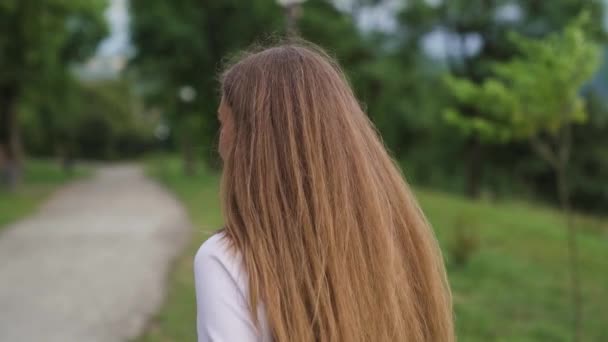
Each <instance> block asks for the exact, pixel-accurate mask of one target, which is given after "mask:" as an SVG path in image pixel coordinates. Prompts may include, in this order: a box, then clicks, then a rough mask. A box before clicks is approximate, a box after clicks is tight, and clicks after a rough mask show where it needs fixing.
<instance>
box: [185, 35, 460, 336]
mask: <svg viewBox="0 0 608 342" xmlns="http://www.w3.org/2000/svg"><path fill="white" fill-rule="evenodd" d="M219 119H220V121H221V124H222V128H221V133H220V144H219V150H220V154H221V156H222V159H223V161H224V170H223V181H222V190H221V193H222V196H223V213H224V219H225V228H224V229H223V230H222V231H221V232H220V233H218V234H216V235H214V236H212V237H211V238H210V239H209V240H207V241H206V242H205V243H204V244H203V246H202V247H201V248H200V250H199V252H198V253H197V255H196V258H195V278H196V295H197V306H198V320H197V321H198V323H197V328H198V339H199V341H214V342H249V341H278V342H283V341H290V342H305V341H345V342H358V341H373V342H384V341H415V342H417V341H430V342H450V341H454V332H453V322H452V309H451V297H450V291H449V288H448V285H447V281H446V273H445V270H444V266H443V261H442V257H441V253H440V251H439V249H438V246H437V242H436V240H435V237H434V234H433V232H432V230H431V228H430V226H429V224H428V223H427V221H426V219H425V217H424V214H423V213H422V211H421V210H420V208H419V206H418V204H417V203H416V200H415V199H414V196H413V194H412V193H411V192H410V190H409V188H408V186H407V184H406V183H405V181H404V180H403V178H402V176H401V174H400V172H399V168H398V167H397V166H396V165H395V164H394V163H393V161H392V160H391V158H390V156H389V154H388V153H387V152H386V149H385V148H384V146H383V145H382V142H381V140H380V138H379V136H378V134H377V132H376V131H375V130H374V127H373V125H372V124H371V122H370V121H369V120H368V118H367V116H366V115H365V113H364V112H363V111H362V110H361V107H360V106H359V104H358V103H357V100H356V99H355V97H354V95H353V92H352V90H351V89H350V87H349V85H348V83H347V81H346V80H345V77H344V75H343V73H342V72H341V71H340V68H339V67H338V65H337V64H336V63H335V62H334V61H333V60H332V59H331V58H329V57H328V56H327V55H326V54H325V53H324V52H322V51H320V49H318V48H315V47H310V46H302V45H294V44H287V45H281V46H277V47H273V48H269V49H266V50H263V51H261V52H257V53H250V54H247V55H245V56H244V57H243V58H242V59H240V61H238V62H237V63H236V64H234V65H232V66H231V67H230V68H229V69H228V70H227V71H226V72H225V73H224V74H223V78H222V101H221V105H220V108H219Z"/></svg>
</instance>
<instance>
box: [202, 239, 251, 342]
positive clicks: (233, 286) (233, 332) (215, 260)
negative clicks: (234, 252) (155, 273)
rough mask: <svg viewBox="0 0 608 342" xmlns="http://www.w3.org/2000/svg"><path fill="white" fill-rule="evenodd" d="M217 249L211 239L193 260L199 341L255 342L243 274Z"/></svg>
mask: <svg viewBox="0 0 608 342" xmlns="http://www.w3.org/2000/svg"><path fill="white" fill-rule="evenodd" d="M218 247H221V241H220V239H218V237H217V236H213V237H211V238H210V239H209V240H208V241H207V242H205V243H204V244H203V246H202V247H201V248H200V249H199V251H198V252H197V254H196V257H195V259H194V279H195V285H196V306H197V332H198V342H233V341H239V342H257V341H259V339H258V335H257V333H256V328H255V326H254V324H253V322H252V321H251V317H250V313H249V310H248V306H247V300H246V296H245V295H244V293H243V281H242V279H240V276H242V274H239V273H238V268H237V267H236V266H237V265H235V264H234V262H233V260H232V259H230V257H229V256H228V255H227V253H226V252H225V251H222V250H221V248H218Z"/></svg>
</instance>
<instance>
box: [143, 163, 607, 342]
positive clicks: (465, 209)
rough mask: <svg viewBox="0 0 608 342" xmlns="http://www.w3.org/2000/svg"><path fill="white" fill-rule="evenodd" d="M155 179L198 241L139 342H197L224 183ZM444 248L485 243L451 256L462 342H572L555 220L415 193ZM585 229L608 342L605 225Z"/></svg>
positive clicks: (595, 324)
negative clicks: (199, 295)
mask: <svg viewBox="0 0 608 342" xmlns="http://www.w3.org/2000/svg"><path fill="white" fill-rule="evenodd" d="M149 170H150V172H151V174H152V175H153V176H154V177H156V178H157V179H159V180H160V181H161V182H163V183H164V184H166V185H167V186H168V187H169V188H170V189H172V190H173V191H174V192H175V193H176V195H177V196H178V197H179V198H180V199H181V201H182V202H183V203H184V204H185V205H186V206H187V209H188V211H189V213H190V215H191V218H192V220H193V222H194V223H195V225H196V234H195V236H194V237H193V239H192V241H191V244H190V246H189V247H188V249H187V250H186V251H185V252H184V254H183V256H182V257H181V258H180V259H179V260H178V261H177V264H176V267H175V269H174V271H173V274H172V277H171V282H172V284H171V287H170V292H169V293H168V298H167V301H166V304H165V306H164V308H163V309H162V310H161V312H160V313H159V314H158V315H157V317H155V318H154V319H153V321H152V323H151V324H150V327H149V329H148V330H147V332H146V333H145V334H144V336H142V337H141V338H140V339H138V341H193V340H195V336H196V333H195V310H196V308H195V302H194V288H193V276H192V258H193V256H194V253H195V251H196V249H197V248H198V246H199V245H200V244H201V243H202V241H203V240H204V239H205V238H206V237H208V236H209V232H211V231H213V230H214V229H217V228H218V227H220V225H221V217H220V208H219V203H218V176H217V175H216V174H214V173H211V172H202V173H201V174H200V175H198V176H197V177H196V178H191V179H189V178H185V177H183V176H182V173H181V168H180V167H179V164H178V162H177V160H174V159H171V160H167V159H164V160H161V159H156V160H154V161H152V162H150V163H149ZM416 193H417V196H418V198H419V200H420V202H421V204H422V206H423V208H424V210H425V212H426V214H427V216H428V217H429V219H430V221H431V223H432V224H433V226H434V228H435V229H436V232H437V236H438V238H439V240H440V243H441V245H442V248H443V249H444V250H445V251H447V250H448V247H449V246H451V245H452V244H453V241H454V240H453V239H454V236H455V234H454V231H455V229H458V228H459V227H461V226H463V225H465V226H466V228H467V231H468V232H470V233H469V234H473V235H474V237H475V239H476V240H478V248H477V249H474V250H472V252H473V254H472V255H471V256H470V259H469V261H468V262H467V263H466V264H464V265H461V266H456V265H455V264H454V263H452V262H451V261H450V259H451V254H450V253H449V252H446V253H445V254H446V255H445V256H446V259H447V263H448V272H449V277H450V283H451V286H452V289H453V293H454V303H455V311H456V325H457V333H458V337H459V340H460V341H465V342H468V341H518V342H519V341H522V342H525V341H570V340H571V334H570V331H569V327H570V318H571V315H570V296H569V287H568V285H569V278H568V272H567V267H566V265H567V254H566V242H565V230H564V227H563V221H562V218H561V217H560V215H559V212H558V211H555V210H554V209H551V208H546V207H542V206H538V205H534V204H530V203H525V202H515V201H514V202H496V203H490V202H475V201H470V200H467V199H465V198H463V197H459V196H454V195H447V194H444V193H440V192H435V191H430V190H425V189H418V191H416ZM576 224H577V226H578V227H579V228H580V230H581V234H580V237H579V246H580V250H581V262H580V266H581V272H582V277H583V286H584V303H585V304H584V338H583V340H584V341H608V314H607V311H606V310H607V309H606V306H607V305H608V221H606V220H599V219H596V218H592V217H583V216H580V217H577V219H576Z"/></svg>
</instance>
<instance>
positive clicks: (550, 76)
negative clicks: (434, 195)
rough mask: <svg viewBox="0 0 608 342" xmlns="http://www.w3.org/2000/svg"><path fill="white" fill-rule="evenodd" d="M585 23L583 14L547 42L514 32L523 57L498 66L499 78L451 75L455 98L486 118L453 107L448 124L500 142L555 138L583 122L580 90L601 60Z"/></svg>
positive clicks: (450, 86)
mask: <svg viewBox="0 0 608 342" xmlns="http://www.w3.org/2000/svg"><path fill="white" fill-rule="evenodd" d="M587 20H588V19H587V17H586V16H581V17H579V18H578V19H577V20H576V21H574V22H573V23H572V24H571V25H569V26H568V27H567V28H566V29H565V30H564V31H563V32H562V33H556V34H551V35H549V36H548V37H547V38H544V39H532V38H526V37H523V36H520V35H516V34H514V35H513V36H512V40H513V43H514V44H515V45H516V46H517V48H518V51H519V55H518V56H517V57H514V58H513V59H511V60H510V61H508V62H503V63H496V64H495V65H494V67H493V68H492V70H493V72H494V75H495V76H493V77H491V78H489V79H487V80H485V81H484V82H483V83H480V84H476V83H473V82H471V81H470V80H467V79H460V78H456V77H453V76H448V77H447V78H446V84H447V86H448V88H449V89H450V90H451V92H452V95H453V96H454V97H455V98H456V99H457V100H458V101H459V102H461V103H464V104H467V105H469V106H471V107H474V108H477V109H478V110H479V111H481V112H483V113H484V114H485V115H484V116H481V117H480V116H469V115H467V113H464V112H462V111H460V110H458V109H455V108H451V109H448V110H447V111H446V112H445V115H444V116H445V120H446V121H447V122H449V123H451V124H453V125H455V126H456V127H458V128H459V129H460V130H461V132H463V133H464V134H465V135H472V134H478V135H479V136H481V137H482V138H484V139H486V140H488V141H498V142H507V141H511V140H517V139H529V138H532V137H535V136H538V135H540V134H549V135H551V136H555V135H556V134H557V133H558V132H559V130H560V129H561V128H562V127H564V126H566V125H569V124H571V123H581V122H584V120H585V119H586V117H587V114H586V112H585V107H584V104H583V99H582V97H581V95H580V91H581V88H582V86H583V84H584V83H585V82H587V81H588V80H589V79H590V77H591V75H592V74H593V73H594V72H595V70H596V69H597V66H598V62H599V48H598V46H597V45H596V43H594V42H593V41H592V40H591V39H590V38H589V37H588V36H587V35H586V34H585V31H584V29H583V25H584V24H585V22H586V21H587Z"/></svg>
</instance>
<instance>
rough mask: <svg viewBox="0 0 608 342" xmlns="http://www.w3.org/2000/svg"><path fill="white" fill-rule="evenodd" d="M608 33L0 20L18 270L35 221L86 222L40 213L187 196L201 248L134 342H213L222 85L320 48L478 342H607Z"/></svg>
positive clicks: (75, 7)
mask: <svg viewBox="0 0 608 342" xmlns="http://www.w3.org/2000/svg"><path fill="white" fill-rule="evenodd" d="M607 33H608V1H604V0H551V1H546V0H545V1H541V0H449V1H448V0H307V1H304V0H299V1H298V0H278V1H271V0H255V1H254V0H251V1H236V0H207V1H197V0H172V1H164V0H145V1H144V0H130V1H129V0H0V249H1V248H3V246H4V248H5V251H4V253H2V251H1V250H0V256H2V258H3V261H2V262H1V263H10V262H11V260H19V258H22V257H23V256H21V254H19V255H16V254H15V255H12V254H10V253H9V252H8V250H9V249H10V248H7V246H14V245H15V243H18V241H20V240H18V239H17V240H12V239H13V237H14V236H17V235H18V232H19V231H20V230H25V229H34V228H31V227H28V226H25V228H24V225H23V224H22V222H23V221H26V220H30V219H31V220H33V221H36V220H38V221H39V222H41V223H39V226H40V227H42V228H41V229H46V225H45V222H49V221H48V220H55V219H57V217H60V218H61V220H67V221H70V220H71V221H70V222H77V221H76V220H82V218H81V217H80V216H79V212H78V210H77V209H74V208H75V207H74V208H72V207H70V206H69V205H66V206H62V208H63V209H62V210H61V211H56V210H55V211H53V210H54V209H50V210H51V212H52V215H49V214H48V213H47V214H45V215H46V216H40V215H41V214H40V211H39V208H48V204H49V202H50V203H51V204H52V203H57V202H60V203H64V202H61V201H62V198H65V197H66V196H69V197H70V198H71V199H72V200H74V201H75V202H79V199H86V198H92V197H95V196H97V193H96V192H95V189H94V187H91V188H87V187H86V185H87V184H89V185H91V184H97V183H95V182H99V179H100V178H99V177H102V178H103V177H105V176H107V174H108V172H109V173H110V174H111V176H110V177H109V178H103V179H104V182H103V187H104V188H105V189H114V190H116V191H126V192H128V193H129V194H130V196H133V197H132V198H131V197H130V198H131V200H132V201H131V202H129V203H131V204H128V205H134V206H137V205H138V204H137V202H138V201H139V200H140V199H141V200H142V201H144V200H145V199H147V200H150V199H151V198H154V196H157V195H158V196H164V193H165V192H168V193H170V194H172V195H170V196H175V198H177V199H178V200H179V203H180V205H181V206H182V208H185V211H186V212H187V214H188V220H189V221H190V222H191V224H192V226H193V227H194V229H193V231H194V233H193V234H189V235H188V236H187V239H186V241H187V242H186V244H185V245H184V246H186V247H184V248H182V247H183V246H182V245H180V246H181V247H176V251H180V252H179V256H178V257H177V259H176V260H177V261H176V262H173V263H171V266H172V271H171V272H170V273H169V274H170V276H169V280H168V285H167V286H166V287H165V288H163V290H162V293H163V297H164V302H163V304H162V305H160V304H159V305H160V306H158V307H155V308H154V310H152V311H150V312H148V313H147V314H146V315H145V317H144V320H145V321H147V322H148V323H147V324H140V325H139V328H138V329H136V330H137V332H136V333H134V335H133V336H132V337H134V336H135V335H139V337H137V340H138V341H192V340H194V339H195V329H194V327H195V323H194V319H195V309H194V307H195V304H194V291H193V287H192V274H191V262H192V256H193V254H194V252H195V251H196V248H197V247H198V246H200V243H201V242H202V241H203V240H204V239H205V238H206V237H208V236H209V234H210V232H212V231H213V230H214V229H216V228H218V227H220V226H221V217H220V209H219V203H218V179H219V172H220V170H221V164H220V162H219V158H218V154H217V151H216V147H217V141H216V140H217V135H218V134H217V133H218V132H217V129H218V126H219V125H218V121H217V118H216V110H217V106H218V103H219V96H218V95H219V93H218V82H217V76H218V72H219V71H220V70H221V67H222V65H223V63H224V62H225V61H226V59H228V58H230V57H231V56H232V55H234V54H235V53H237V52H239V51H241V50H243V49H247V48H248V47H251V46H252V44H262V45H265V44H271V43H272V42H274V41H277V40H278V39H280V38H282V37H288V36H300V37H303V38H304V39H306V40H309V41H312V42H314V43H316V44H318V45H320V46H321V47H323V48H324V49H326V50H327V51H328V52H329V53H330V54H331V55H332V56H334V57H335V58H336V59H337V60H338V61H339V63H340V64H341V65H342V67H343V68H344V70H345V72H346V73H347V75H348V78H349V80H350V82H351V84H352V86H353V88H354V90H355V93H356V94H357V96H358V98H359V99H360V101H361V103H362V104H363V106H364V108H365V110H366V112H367V114H368V115H369V116H370V118H371V120H372V121H373V122H374V123H375V125H376V126H377V128H378V130H379V132H380V134H381V135H382V137H383V139H384V142H385V144H386V146H387V147H388V149H389V150H390V151H391V153H392V155H393V156H394V157H395V159H396V160H397V161H398V163H399V164H400V165H401V166H402V168H403V172H404V174H405V176H406V178H407V179H408V181H409V182H410V183H411V184H412V186H413V187H414V190H415V192H416V194H417V196H418V197H419V200H420V202H421V204H422V206H423V209H424V210H425V212H426V214H427V215H428V217H429V220H430V221H431V223H432V224H433V226H434V228H435V230H436V233H437V236H438V238H439V240H440V243H441V246H442V249H443V251H444V255H445V258H446V263H447V266H448V271H449V277H450V282H451V286H452V290H453V295H454V304H455V315H456V327H457V333H458V336H459V340H461V341H608V311H607V309H606V307H607V306H608V217H607V215H606V214H607V213H608V54H606V51H607V47H608V45H607V44H608V40H607V38H608V35H607ZM100 170H101V171H103V172H101V175H100ZM131 171H132V172H135V173H138V172H140V171H141V173H142V174H145V177H144V176H142V177H144V178H145V179H146V181H149V182H152V183H154V184H156V183H160V184H162V185H163V187H162V191H161V190H159V194H156V192H154V193H147V192H146V193H145V194H144V193H143V192H141V193H140V190H141V188H140V187H138V184H139V183H138V181H140V179H139V178H133V179H136V180H137V181H132V180H133V179H131V178H128V177H136V176H133V174H132V172H131ZM104 172H105V173H104ZM122 177H127V178H122ZM141 181H142V182H143V180H141ZM146 184H147V183H146ZM56 190H57V191H56ZM114 190H112V191H114ZM161 192H162V194H161ZM66 194H67V195H66ZM62 196H63V197H62ZM146 196H148V197H146ZM144 197H145V198H144ZM107 200H108V201H109V202H112V197H108V198H107ZM53 201H55V202H53ZM45 203H46V204H45ZM70 203H71V202H70ZM133 203H135V204H133ZM89 205H90V206H92V205H96V206H104V207H105V202H104V204H100V203H96V204H94V203H93V202H91V203H89ZM124 206H127V204H124ZM159 206H160V205H159ZM160 207H161V208H159V209H158V210H161V211H162V206H160ZM125 208H126V207H123V208H122V209H125ZM129 208H130V207H129ZM146 208H148V207H146ZM150 208H151V209H150V211H154V210H156V209H157V207H150ZM88 209H90V210H93V211H94V209H95V208H91V207H88ZM119 209H120V208H119ZM139 209H140V208H139V207H134V209H133V210H132V211H133V212H137V210H139ZM117 210H118V209H112V206H111V205H110V206H108V207H107V208H105V209H104V210H101V211H100V212H99V213H98V216H104V215H105V216H104V217H97V218H96V216H95V215H92V216H90V217H88V220H96V219H99V220H104V219H106V216H108V217H109V216H116V217H120V216H119V215H118V214H116V213H117V212H118V211H117ZM129 210H131V209H129ZM145 213H146V212H145V211H144V215H145ZM115 214H116V215H115ZM133 220H135V221H137V220H143V217H142V218H141V219H138V217H135V218H133ZM53 222H55V221H53ZM61 222H64V221H61ZM83 226H85V224H84V223H83ZM3 240H4V243H5V244H4V245H3V244H2V241H3ZM71 243H75V242H71ZM68 246H69V244H68ZM31 248H34V249H35V248H37V247H36V245H35V244H34V245H32V246H31ZM137 248H139V247H138V246H137V242H133V246H127V250H131V249H133V250H135V249H137ZM11 253H12V252H11ZM176 253H177V252H176ZM54 254H55V252H54V251H53V250H52V249H51V250H49V252H48V254H47V256H48V257H49V258H52V257H53V255H54ZM167 259H171V258H170V257H169V256H167ZM114 266H115V265H113V266H112V267H114ZM66 267H68V268H69V264H68V265H67V266H66ZM100 267H104V266H103V264H102V265H101V266H100ZM105 267H110V266H105ZM6 269H7V268H6V267H5V268H2V267H0V279H2V281H4V279H7V278H6V277H8V276H9V275H10V276H12V277H15V274H16V273H3V272H7V271H6ZM11 272H12V271H11ZM150 272H154V270H152V271H150ZM156 272H165V271H164V270H162V269H159V270H158V271H156ZM163 274H164V273H163ZM60 276H62V275H58V274H54V275H50V276H49V277H51V278H52V277H55V278H56V277H60ZM68 276H73V277H78V274H77V272H71V273H69V275H66V277H68ZM108 276H109V277H111V276H112V275H108ZM163 277H164V276H163ZM57 286H58V288H60V287H61V285H57ZM144 286H145V283H144ZM3 290H4V291H5V293H4V294H3V293H2V291H3ZM6 291H8V290H7V289H6V288H3V287H2V286H0V303H3V301H2V300H3V298H4V299H5V300H6V298H9V297H10V296H9V294H7V293H8V292H6ZM116 291H121V290H120V289H117V290H116ZM3 295H4V297H3ZM49 295H52V293H50V294H49ZM110 295H111V294H110ZM11 298H14V296H13V297H11ZM67 301H69V299H66V302H67ZM5 302H6V301H5ZM80 304H81V303H74V304H73V305H74V306H78V305H80ZM66 305H67V304H66ZM42 318H43V319H44V316H42ZM15 319H17V318H15V317H12V315H11V314H10V313H9V312H8V311H7V309H5V308H3V306H2V305H0V326H1V324H2V323H1V322H2V321H4V322H5V323H6V324H7V325H8V324H9V322H12V320H15ZM11 324H12V323H11ZM99 324H104V323H103V322H101V323H99ZM102 326H103V325H102ZM57 329H60V328H57ZM65 329H70V328H69V327H67V328H65ZM107 329H111V328H109V327H107ZM9 336H17V335H9ZM113 338H116V340H119V339H120V338H119V337H113ZM113 338H109V339H108V340H113ZM0 340H2V341H5V340H6V341H14V340H15V339H12V340H11V339H8V337H7V338H4V339H3V335H2V333H1V332H0ZM18 340H19V339H18ZM21 340H23V339H21ZM21 340H19V341H21ZM67 340H68V339H64V341H67ZM84 340H90V341H93V340H95V339H93V338H91V339H84ZM23 341H25V340H23Z"/></svg>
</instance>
